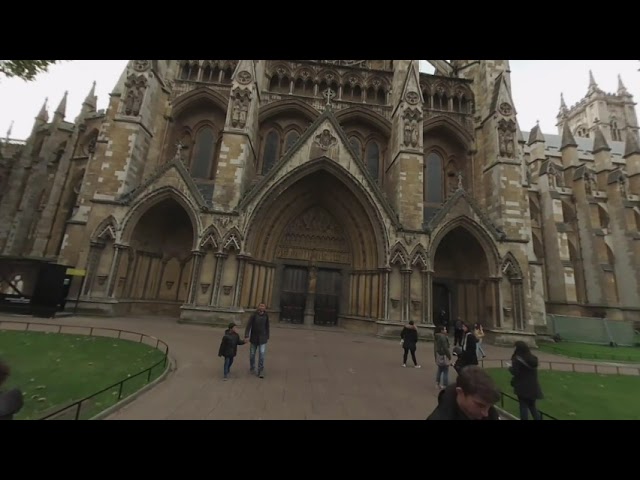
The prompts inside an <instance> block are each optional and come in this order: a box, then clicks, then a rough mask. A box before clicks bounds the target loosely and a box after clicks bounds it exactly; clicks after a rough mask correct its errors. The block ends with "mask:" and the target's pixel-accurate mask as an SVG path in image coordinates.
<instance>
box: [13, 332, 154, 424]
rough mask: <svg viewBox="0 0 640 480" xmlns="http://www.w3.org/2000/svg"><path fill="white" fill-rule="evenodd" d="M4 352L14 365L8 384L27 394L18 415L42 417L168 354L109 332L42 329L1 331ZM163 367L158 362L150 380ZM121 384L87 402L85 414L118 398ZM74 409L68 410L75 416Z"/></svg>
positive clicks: (136, 384) (141, 379)
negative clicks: (105, 334)
mask: <svg viewBox="0 0 640 480" xmlns="http://www.w3.org/2000/svg"><path fill="white" fill-rule="evenodd" d="M0 357H2V358H3V359H4V360H6V361H7V362H8V363H9V364H10V366H11V376H10V377H9V380H8V381H7V385H4V386H3V389H4V388H7V387H9V388H10V387H19V388H20V389H21V390H22V392H23V394H24V399H25V404H24V406H23V407H22V410H21V411H20V412H19V413H18V414H17V415H16V417H15V418H16V420H32V419H37V418H40V417H41V416H42V415H43V412H45V411H51V409H53V408H54V407H62V406H64V405H65V404H67V403H69V402H72V401H75V400H80V399H82V398H84V397H86V396H88V395H91V394H94V393H97V392H98V391H100V390H102V389H103V388H106V387H109V386H110V385H113V384H114V383H116V382H119V381H120V380H122V379H124V378H126V377H127V376H133V375H135V374H137V373H139V372H140V371H142V370H145V369H147V368H149V367H150V366H151V365H153V364H155V363H157V362H159V361H160V360H162V358H163V353H162V352H161V351H159V350H156V349H155V348H152V347H150V346H148V345H144V344H140V343H136V342H131V341H128V340H118V339H114V338H105V337H89V336H85V335H70V334H56V333H43V332H16V331H0ZM162 372H163V368H162V364H161V365H159V366H158V367H156V368H154V369H153V371H152V375H151V380H153V379H155V378H157V377H158V376H159V375H160V374H161V373H162ZM147 378H148V375H147V374H145V375H141V376H138V377H135V378H132V379H131V380H129V381H127V382H125V384H124V386H123V391H122V398H124V397H126V396H127V395H130V394H131V393H133V392H135V391H137V390H139V389H140V388H141V387H142V386H144V385H146V384H147ZM118 393H119V392H118V388H116V389H112V390H109V391H107V392H105V393H103V394H101V395H99V396H98V397H95V398H94V399H92V400H91V401H90V402H88V403H87V405H86V407H85V405H84V404H83V408H82V411H81V415H80V418H82V419H85V418H90V417H92V416H94V415H96V414H97V413H100V412H101V411H103V410H104V409H106V408H108V407H109V406H111V405H113V404H115V403H116V402H117V399H118ZM74 414H75V411H74V412H69V416H70V417H71V418H73V416H74Z"/></svg>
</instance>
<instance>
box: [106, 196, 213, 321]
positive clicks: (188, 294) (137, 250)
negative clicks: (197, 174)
mask: <svg viewBox="0 0 640 480" xmlns="http://www.w3.org/2000/svg"><path fill="white" fill-rule="evenodd" d="M200 231H201V225H200V221H199V218H198V216H197V215H196V214H195V212H194V211H193V209H192V208H191V206H190V203H189V202H188V200H187V199H186V198H185V197H184V196H183V195H182V194H180V193H179V192H177V191H176V190H174V189H173V188H171V187H166V188H165V189H164V190H162V191H158V192H155V193H154V194H152V195H151V196H150V197H148V198H147V199H145V200H144V201H143V202H141V203H140V204H139V205H138V206H137V207H135V208H133V209H132V210H131V212H129V214H128V215H127V216H126V217H125V219H124V221H123V223H122V233H121V244H122V245H121V246H120V248H119V249H117V250H118V251H120V252H121V254H120V255H119V256H116V257H115V258H114V261H113V262H112V267H111V269H112V272H114V273H113V275H114V277H115V281H116V282H117V283H116V285H117V286H116V288H115V289H114V292H113V293H112V295H111V296H112V297H114V298H117V299H118V300H120V301H121V302H125V303H126V302H129V306H130V308H131V313H139V314H154V313H159V312H162V313H165V314H166V313H173V314H175V315H178V314H179V308H180V305H182V304H185V303H189V304H192V303H193V302H194V299H195V295H196V292H197V283H198V279H199V274H200V269H201V268H200V267H201V260H202V255H201V254H200V253H201V252H200V249H199V246H200V245H199V239H200V238H201V236H200V235H199V232H200ZM194 253H195V255H194Z"/></svg>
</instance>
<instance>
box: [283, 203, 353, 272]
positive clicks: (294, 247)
mask: <svg viewBox="0 0 640 480" xmlns="http://www.w3.org/2000/svg"><path fill="white" fill-rule="evenodd" d="M276 256H278V257H280V258H291V259H297V260H306V261H310V262H312V263H314V262H315V261H319V262H334V263H343V264H344V263H350V261H351V253H350V251H349V245H348V243H347V239H346V237H345V235H344V233H343V231H342V228H341V227H340V226H339V225H338V223H337V222H336V221H335V219H334V218H333V217H332V216H331V214H330V213H329V212H327V211H326V210H324V209H323V208H320V207H314V208H311V209H309V210H307V211H306V212H305V213H303V214H302V215H300V216H299V217H298V218H296V219H295V220H294V221H293V222H292V223H291V224H289V226H288V227H287V229H286V230H285V232H284V235H283V237H282V240H281V243H280V245H279V246H278V250H277V253H276Z"/></svg>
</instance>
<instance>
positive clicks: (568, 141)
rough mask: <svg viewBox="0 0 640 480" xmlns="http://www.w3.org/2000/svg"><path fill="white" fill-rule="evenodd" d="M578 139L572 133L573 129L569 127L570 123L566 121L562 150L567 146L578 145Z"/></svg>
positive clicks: (563, 130) (563, 129)
mask: <svg viewBox="0 0 640 480" xmlns="http://www.w3.org/2000/svg"><path fill="white" fill-rule="evenodd" d="M577 146H578V144H577V143H576V139H575V138H574V137H573V134H572V133H571V129H570V128H569V124H568V123H567V122H565V123H564V126H563V127H562V141H561V143H560V150H563V149H564V148H566V147H577Z"/></svg>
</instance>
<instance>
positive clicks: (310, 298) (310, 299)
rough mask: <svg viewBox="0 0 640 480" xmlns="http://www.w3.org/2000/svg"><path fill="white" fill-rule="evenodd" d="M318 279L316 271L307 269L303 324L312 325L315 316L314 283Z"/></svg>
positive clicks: (314, 268) (312, 268) (315, 269)
mask: <svg viewBox="0 0 640 480" xmlns="http://www.w3.org/2000/svg"><path fill="white" fill-rule="evenodd" d="M317 279H318V269H317V268H316V267H311V268H310V269H309V287H308V289H307V301H306V306H305V309H304V324H305V325H313V321H314V319H315V316H316V312H315V300H316V282H317Z"/></svg>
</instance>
